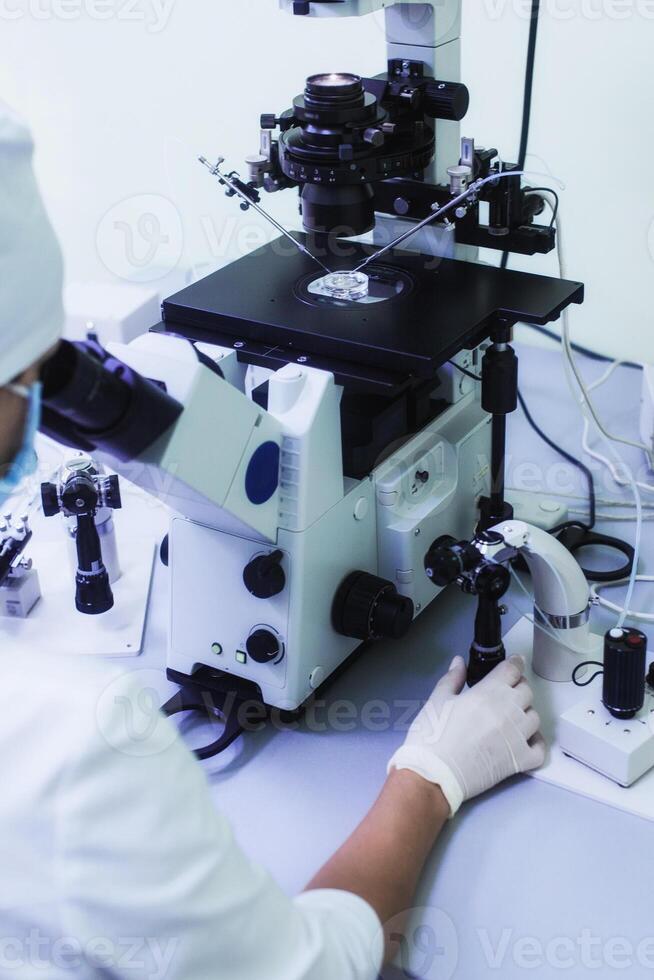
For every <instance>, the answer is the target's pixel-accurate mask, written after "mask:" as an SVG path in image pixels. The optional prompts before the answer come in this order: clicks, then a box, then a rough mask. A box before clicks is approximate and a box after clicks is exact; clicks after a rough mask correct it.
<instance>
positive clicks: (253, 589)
mask: <svg viewBox="0 0 654 980" xmlns="http://www.w3.org/2000/svg"><path fill="white" fill-rule="evenodd" d="M283 558H284V553H283V552H282V551H271V552H270V554H269V555H258V556H257V557H256V558H253V559H252V561H251V562H250V563H249V564H248V565H246V566H245V569H244V571H243V582H244V584H245V588H246V589H247V590H248V592H250V593H252V595H253V596H256V597H257V599H272V597H273V596H276V595H279V593H280V592H283V591H284V588H285V586H286V575H285V574H284V569H283V568H282V564H281V563H282V560H283Z"/></svg>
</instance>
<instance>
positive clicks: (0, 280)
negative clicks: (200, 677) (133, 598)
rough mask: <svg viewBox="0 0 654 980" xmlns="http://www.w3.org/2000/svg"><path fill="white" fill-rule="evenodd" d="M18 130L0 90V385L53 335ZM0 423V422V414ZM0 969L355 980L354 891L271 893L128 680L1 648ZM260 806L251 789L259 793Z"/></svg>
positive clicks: (363, 960) (26, 155)
mask: <svg viewBox="0 0 654 980" xmlns="http://www.w3.org/2000/svg"><path fill="white" fill-rule="evenodd" d="M31 156H32V140H31V137H30V135H29V132H28V130H27V129H26V128H25V127H24V125H23V124H22V123H21V122H20V120H18V119H17V118H16V117H15V116H14V115H13V114H12V113H11V112H10V110H9V109H8V108H7V107H6V106H4V105H3V104H2V103H1V102H0V384H4V383H5V382H6V381H7V380H9V379H10V378H12V377H13V376H14V375H15V374H16V373H18V372H19V371H22V370H24V369H25V368H26V367H27V366H28V365H29V364H31V363H32V362H33V361H34V360H35V359H36V358H37V357H39V356H41V355H42V354H43V353H44V352H45V350H46V349H47V348H48V347H49V346H50V344H52V343H54V341H55V340H56V339H57V336H58V332H59V329H60V326H61V320H62V310H61V256H60V253H59V248H58V246H57V243H56V241H55V238H54V234H53V233H52V229H51V227H50V224H49V222H48V220H47V216H46V214H45V211H44V209H43V206H42V204H41V201H40V198H39V195H38V191H37V189H36V184H35V181H34V177H33V173H32V168H31ZM0 424H1V420H0ZM2 631H3V625H2V622H1V621H0V781H1V786H0V977H2V978H4V977H11V978H12V980H25V978H30V980H33V978H34V977H37V976H43V977H47V978H48V980H58V978H62V977H67V978H69V977H71V976H77V977H105V978H107V977H111V978H129V980H132V978H134V980H141V978H148V980H160V978H163V977H166V978H168V980H210V978H217V980H219V978H225V980H304V978H307V980H308V978H311V980H368V978H372V977H374V976H375V975H376V973H377V971H378V967H379V965H380V961H381V948H382V942H381V934H380V924H379V921H378V919H377V917H376V915H375V913H374V912H373V910H372V909H371V908H370V907H369V906H368V905H367V904H366V903H365V902H364V901H363V900H362V899H360V898H358V897H356V896H354V895H350V894H346V893H344V892H313V893H309V894H306V895H302V896H300V897H299V898H297V899H295V900H291V899H290V898H288V897H287V896H286V895H285V894H284V893H283V892H282V891H281V890H280V889H279V888H278V887H277V886H276V885H275V883H274V882H273V881H272V880H271V878H270V877H269V876H268V875H267V874H266V872H265V871H264V870H263V869H262V868H259V867H256V866H255V865H253V864H251V863H250V861H248V859H247V857H246V856H245V855H244V854H243V853H242V852H241V851H240V849H239V848H238V846H237V845H236V843H235V841H234V838H233V836H232V833H231V830H230V828H229V825H228V823H227V821H226V820H225V819H224V818H223V817H221V816H220V815H219V814H218V813H217V812H216V810H215V808H214V806H213V804H212V801H211V798H210V796H209V792H208V788H207V785H206V781H205V777H204V774H203V772H202V769H201V767H200V765H199V764H198V763H196V761H195V759H194V758H193V757H192V755H191V754H190V753H189V752H188V751H187V750H186V748H185V747H184V745H183V743H182V742H181V741H180V740H179V739H178V738H177V737H176V729H175V728H174V727H173V726H172V724H171V723H169V722H168V721H167V720H166V719H164V718H163V717H162V716H160V715H159V714H158V713H157V712H150V713H149V715H148V712H147V710H146V712H145V714H146V715H147V718H146V721H147V719H148V718H149V721H150V722H152V724H146V726H145V727H143V726H142V725H141V726H140V727H137V726H135V718H138V717H139V715H140V716H142V715H143V714H144V712H143V706H144V704H145V706H146V708H147V705H148V704H149V703H150V702H148V700H147V693H144V692H143V691H141V690H140V689H139V688H138V686H137V685H136V682H135V681H134V679H133V678H132V677H130V675H129V674H124V675H118V677H116V675H115V674H114V673H113V670H111V671H110V669H109V668H108V667H106V666H101V665H99V664H97V663H88V662H85V661H83V660H81V659H75V660H73V659H71V660H69V661H67V660H63V659H56V660H55V659H54V658H52V657H49V656H48V655H47V651H45V652H43V653H42V654H40V655H39V654H37V653H34V654H32V655H29V654H27V653H26V654H25V656H24V657H21V659H20V660H18V661H8V660H5V659H4V658H2ZM263 804H264V801H263V800H262V805H263Z"/></svg>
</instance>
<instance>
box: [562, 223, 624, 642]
mask: <svg viewBox="0 0 654 980" xmlns="http://www.w3.org/2000/svg"><path fill="white" fill-rule="evenodd" d="M556 227H557V250H558V257H559V269H560V273H561V278H562V279H565V278H566V267H565V252H564V248H563V235H562V229H561V216H560V213H559V215H557V221H556ZM562 339H563V351H564V355H565V357H564V362H563V363H564V365H565V368H566V372H565V373H566V378H567V381H568V385H569V387H570V391H571V393H572V395H573V397H574V399H575V401H576V402H577V404H578V405H579V407H580V410H581V411H582V413H583V415H584V417H585V418H588V417H589V416H590V419H592V421H593V422H594V424H595V425H596V427H597V430H598V432H599V434H600V437H601V439H602V441H603V442H604V443H605V444H606V446H607V448H608V450H609V454H610V455H611V456H613V458H614V460H615V461H616V463H617V464H618V465H619V466H620V467H621V468H623V469H624V472H625V475H626V476H627V478H628V480H629V484H630V486H631V489H632V492H633V495H634V501H635V503H636V536H635V542H634V563H633V568H632V571H631V576H630V578H629V588H628V591H627V597H626V600H625V608H624V609H623V610H622V612H621V613H620V618H619V619H618V624H617V625H618V627H620V628H621V627H622V626H623V625H624V622H625V619H626V618H627V610H629V608H630V606H631V601H632V598H633V594H634V589H635V587H636V576H637V575H638V561H639V558H640V550H641V541H642V531H643V508H642V500H641V497H640V489H639V488H638V486H637V484H636V480H635V479H634V478H633V476H632V474H631V471H630V470H629V469H628V468H627V466H626V464H625V462H624V460H623V459H622V457H621V456H620V454H619V453H618V451H617V450H616V448H615V447H614V445H613V442H614V441H619V442H624V440H619V439H616V438H615V437H614V436H612V435H611V434H610V433H608V432H607V430H606V429H605V427H604V425H603V424H602V422H601V420H600V419H599V417H598V415H597V412H596V410H595V407H594V405H593V403H592V400H591V398H590V394H589V393H588V390H587V388H586V385H585V383H584V379H583V377H582V376H581V374H580V372H579V369H578V367H577V364H576V362H575V358H574V354H573V351H572V345H571V341H570V319H569V316H568V311H567V309H566V310H564V311H563V331H562ZM576 386H577V387H578V389H579V391H578V392H577V390H576ZM580 395H581V397H579V396H580ZM631 445H633V443H631ZM641 447H642V444H641Z"/></svg>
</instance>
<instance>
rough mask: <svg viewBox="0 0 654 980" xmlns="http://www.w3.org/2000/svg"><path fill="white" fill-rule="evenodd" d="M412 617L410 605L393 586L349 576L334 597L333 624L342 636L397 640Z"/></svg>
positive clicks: (366, 577)
mask: <svg viewBox="0 0 654 980" xmlns="http://www.w3.org/2000/svg"><path fill="white" fill-rule="evenodd" d="M413 614H414V607H413V602H412V601H411V599H408V598H407V597H406V596H403V595H400V594H399V593H398V591H397V589H396V588H395V586H394V585H393V584H392V582H388V581H386V579H383V578H377V576H375V575H370V574H368V573H367V572H352V574H351V575H348V577H347V578H346V579H345V581H344V582H343V583H342V585H341V587H340V588H339V590H338V592H337V593H336V598H335V599H334V606H333V610H332V622H333V626H334V629H335V630H336V632H337V633H340V634H341V635H342V636H351V637H354V638H355V639H358V640H374V639H381V638H382V637H386V638H388V639H393V640H399V639H401V637H403V636H405V634H406V633H407V631H408V629H409V627H410V626H411V623H412V622H413Z"/></svg>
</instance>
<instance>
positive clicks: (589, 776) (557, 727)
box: [504, 618, 654, 821]
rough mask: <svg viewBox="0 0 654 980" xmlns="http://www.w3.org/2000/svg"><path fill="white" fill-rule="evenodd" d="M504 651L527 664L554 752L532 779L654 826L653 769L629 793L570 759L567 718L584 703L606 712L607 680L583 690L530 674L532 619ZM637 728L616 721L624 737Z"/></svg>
mask: <svg viewBox="0 0 654 980" xmlns="http://www.w3.org/2000/svg"><path fill="white" fill-rule="evenodd" d="M504 645H505V647H506V655H507V657H511V656H513V655H514V654H520V655H521V656H523V657H524V658H525V660H526V663H527V667H526V676H527V679H528V681H529V683H530V685H531V687H532V689H533V691H534V698H535V707H536V709H537V710H538V713H539V714H540V716H541V719H542V731H543V735H544V736H545V738H546V740H547V742H548V745H549V747H550V748H549V752H548V758H547V761H546V763H545V765H544V766H543V767H542V769H539V770H538V771H537V772H534V773H532V775H533V777H534V778H535V779H539V780H542V781H543V782H546V783H551V784H552V785H553V786H560V787H561V788H563V789H567V790H569V791H570V792H571V793H577V794H578V795H579V796H585V797H587V798H588V799H592V800H596V801H597V802H599V803H605V804H607V805H608V806H612V807H615V808H616V809H618V810H624V811H625V812H627V813H633V814H635V815H636V816H640V817H643V818H644V819H646V820H652V821H654V769H650V770H649V772H645V774H644V775H642V776H641V778H640V779H638V780H637V781H636V782H634V783H633V785H631V786H629V788H625V787H623V786H620V785H618V783H617V782H614V781H613V778H607V776H605V775H602V774H601V773H600V772H599V771H595V769H593V768H590V767H589V766H588V765H585V764H582V763H581V762H579V761H577V760H576V759H573V758H571V757H570V755H569V754H566V752H569V749H570V747H571V746H570V743H569V739H568V738H567V733H566V724H565V723H564V722H563V716H566V718H567V717H569V716H570V715H572V716H576V713H577V710H578V707H577V706H578V705H579V703H580V701H581V704H582V705H584V706H586V710H587V708H588V707H589V706H593V705H594V706H595V707H596V709H597V710H598V714H599V712H600V709H601V711H604V708H603V706H602V702H601V695H602V678H601V677H597V678H596V679H595V680H594V681H593V683H592V684H591V685H589V687H587V688H584V689H583V690H580V689H579V688H577V687H575V685H574V684H573V683H572V682H571V681H570V683H557V682H552V681H547V680H544V679H543V678H542V677H539V676H538V675H537V674H535V673H534V672H533V670H532V668H531V656H532V647H533V624H532V623H531V621H530V620H528V619H527V618H523V619H521V620H519V621H518V623H517V624H516V625H515V626H514V627H513V629H511V630H510V631H509V632H508V633H507V634H506V636H505V637H504ZM652 709H654V694H653V693H651V692H650V691H648V694H647V698H646V704H645V710H646V711H647V713H648V714H649V713H650V712H651V711H652ZM652 717H654V715H652ZM635 724H638V721H637V719H634V720H633V721H631V722H626V723H625V722H618V721H617V720H616V721H615V726H616V729H617V728H618V727H619V731H620V732H622V733H623V734H624V729H626V728H629V727H631V726H634V725H635ZM639 727H642V726H640V725H639ZM650 731H652V729H650ZM628 737H630V736H627V735H626V734H625V735H624V738H625V739H627V738H628ZM653 737H654V736H653ZM562 739H565V742H564V744H566V745H567V748H566V751H564V749H563V747H562V744H561V743H562ZM645 741H647V740H645ZM641 744H642V741H641ZM572 747H574V746H572ZM636 759H637V756H636V755H635V754H634V759H633V760H630V762H629V765H630V766H631V771H632V772H633V771H635V766H636ZM592 764H593V765H594V763H592ZM596 768H597V769H598V770H599V769H603V770H605V771H607V772H608V771H611V773H613V774H615V772H616V766H615V765H614V764H612V763H605V762H603V763H602V764H601V765H598V766H596ZM641 771H642V769H641Z"/></svg>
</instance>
